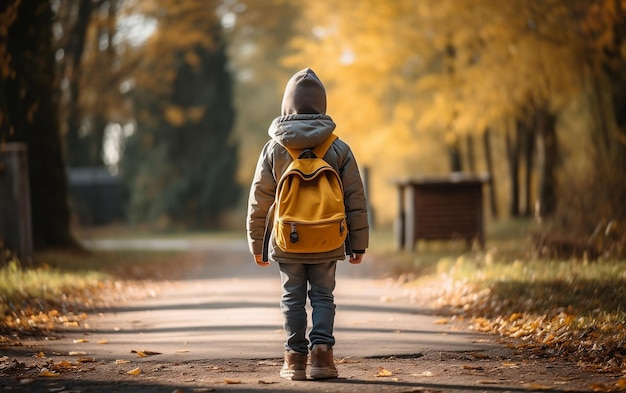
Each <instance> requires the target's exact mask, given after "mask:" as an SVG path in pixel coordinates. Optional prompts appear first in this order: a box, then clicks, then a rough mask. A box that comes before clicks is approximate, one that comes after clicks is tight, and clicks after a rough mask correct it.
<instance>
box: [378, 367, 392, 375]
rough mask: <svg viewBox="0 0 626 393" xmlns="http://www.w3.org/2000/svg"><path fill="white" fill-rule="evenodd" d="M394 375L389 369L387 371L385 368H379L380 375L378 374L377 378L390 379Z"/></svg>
mask: <svg viewBox="0 0 626 393" xmlns="http://www.w3.org/2000/svg"><path fill="white" fill-rule="evenodd" d="M392 375H393V373H392V372H391V371H389V370H387V369H385V368H384V367H378V374H376V376H377V377H390V376H392Z"/></svg>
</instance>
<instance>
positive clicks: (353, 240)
mask: <svg viewBox="0 0 626 393" xmlns="http://www.w3.org/2000/svg"><path fill="white" fill-rule="evenodd" d="M334 129H335V123H334V122H333V120H332V119H331V118H330V116H327V115H326V90H325V89H324V85H323V84H322V82H321V81H320V80H319V78H318V77H317V75H316V74H315V73H314V72H313V70H311V69H309V68H306V69H304V70H301V71H299V72H297V73H296V74H295V75H294V76H293V77H291V79H290V80H289V82H288V83H287V86H286V87H285V93H284V96H283V102H282V109H281V116H280V117H277V118H276V119H274V121H272V124H271V125H270V127H269V130H268V134H269V136H270V137H271V139H270V140H269V141H268V142H267V143H266V144H265V146H264V147H263V149H262V151H261V154H260V156H259V160H258V162H257V166H256V171H255V174H254V178H253V180H252V185H251V188H250V195H249V199H248V217H247V223H246V229H247V235H248V245H249V247H250V251H251V252H252V254H254V255H259V254H261V252H262V249H263V236H264V233H265V225H266V219H268V217H267V215H268V212H269V210H270V207H271V205H272V203H273V202H274V197H275V194H276V185H277V182H278V180H279V179H280V177H281V175H282V173H283V172H284V171H285V169H286V168H287V166H288V165H289V164H290V163H291V161H292V158H291V156H290V155H289V152H288V151H287V150H286V149H285V148H284V147H288V148H292V149H305V148H312V147H315V146H317V145H318V144H320V143H322V142H324V141H325V140H326V138H328V137H329V136H330V135H331V134H332V133H333V131H334ZM324 159H325V160H326V161H327V162H328V163H329V164H330V165H332V167H333V168H335V169H336V170H337V171H338V173H339V175H340V176H341V180H342V182H343V187H344V201H345V205H346V215H347V221H348V230H349V232H348V233H349V237H350V244H351V246H352V250H353V252H355V253H364V252H365V249H366V248H367V247H368V241H369V228H368V220H367V205H366V200H365V192H364V190H363V183H362V181H361V176H360V174H359V168H358V165H357V162H356V160H355V158H354V155H353V154H352V151H351V150H350V147H349V146H348V145H347V144H346V143H345V142H343V141H342V140H340V139H337V140H335V142H334V143H333V144H332V145H331V147H330V149H329V150H328V152H327V153H326V155H325V156H324ZM269 219H271V218H269ZM268 251H269V259H270V260H271V261H275V262H279V263H303V262H304V263H323V262H329V261H334V260H340V259H345V251H344V248H343V246H342V247H340V248H338V249H336V250H332V251H329V252H323V253H305V254H295V253H286V252H284V251H282V250H281V249H280V248H278V247H277V246H276V243H275V242H274V236H272V239H271V241H270V245H269V250H268Z"/></svg>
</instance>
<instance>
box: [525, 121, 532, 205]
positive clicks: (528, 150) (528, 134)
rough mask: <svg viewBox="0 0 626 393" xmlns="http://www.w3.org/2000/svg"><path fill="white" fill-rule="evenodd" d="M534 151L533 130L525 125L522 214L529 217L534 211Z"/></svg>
mask: <svg viewBox="0 0 626 393" xmlns="http://www.w3.org/2000/svg"><path fill="white" fill-rule="evenodd" d="M534 153H535V130H533V128H532V127H525V129H524V165H525V167H526V168H525V169H526V171H525V172H524V194H525V198H524V199H525V206H524V216H526V217H531V216H532V215H533V211H534V203H533V197H532V191H533V165H534V160H533V158H534Z"/></svg>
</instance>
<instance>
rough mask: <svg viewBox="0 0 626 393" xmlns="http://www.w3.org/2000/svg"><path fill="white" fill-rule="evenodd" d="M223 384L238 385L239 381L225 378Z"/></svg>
mask: <svg viewBox="0 0 626 393" xmlns="http://www.w3.org/2000/svg"><path fill="white" fill-rule="evenodd" d="M224 383H225V384H227V385H239V384H241V381H240V380H237V379H228V378H226V379H224Z"/></svg>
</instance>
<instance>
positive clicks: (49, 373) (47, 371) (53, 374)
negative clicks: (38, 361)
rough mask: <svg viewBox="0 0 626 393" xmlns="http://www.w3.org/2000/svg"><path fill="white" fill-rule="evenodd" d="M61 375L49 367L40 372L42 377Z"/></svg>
mask: <svg viewBox="0 0 626 393" xmlns="http://www.w3.org/2000/svg"><path fill="white" fill-rule="evenodd" d="M59 375H61V374H59V373H58V372H56V371H50V370H48V369H47V368H44V369H42V370H41V372H40V373H39V376H40V377H58V376H59Z"/></svg>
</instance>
